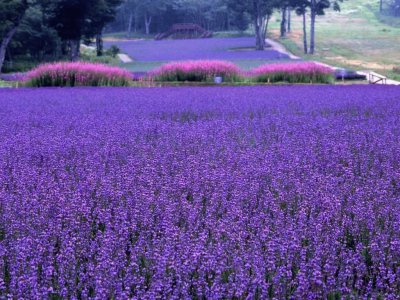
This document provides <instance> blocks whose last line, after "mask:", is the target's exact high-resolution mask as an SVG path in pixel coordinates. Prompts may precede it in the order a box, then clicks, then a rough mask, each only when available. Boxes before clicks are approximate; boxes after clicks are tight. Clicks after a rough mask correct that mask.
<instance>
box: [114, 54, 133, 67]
mask: <svg viewBox="0 0 400 300" xmlns="http://www.w3.org/2000/svg"><path fill="white" fill-rule="evenodd" d="M118 58H119V60H120V61H121V62H122V63H124V64H128V63H131V62H133V60H132V58H130V57H129V56H128V55H127V54H124V53H120V54H118Z"/></svg>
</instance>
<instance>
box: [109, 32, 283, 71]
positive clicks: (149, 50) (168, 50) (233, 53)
mask: <svg viewBox="0 0 400 300" xmlns="http://www.w3.org/2000/svg"><path fill="white" fill-rule="evenodd" d="M105 45H106V47H107V46H110V45H117V46H118V47H119V48H121V50H122V51H123V52H124V53H126V54H128V55H129V56H130V57H132V59H133V60H134V62H133V63H131V64H126V65H123V66H124V67H126V68H128V69H129V70H131V71H135V72H143V71H149V70H152V69H154V68H156V67H158V66H160V65H161V64H163V63H165V62H170V61H179V60H199V59H217V60H228V61H232V62H235V63H236V64H237V65H239V66H240V67H241V68H243V69H249V68H253V67H257V66H260V65H262V64H265V63H267V62H270V61H276V60H288V59H289V57H288V56H287V55H286V54H282V53H280V52H278V51H275V50H272V49H266V50H265V51H256V50H255V49H252V48H253V47H254V46H255V45H254V38H252V37H236V38H235V37H234V38H212V39H191V40H162V41H155V40H133V41H123V40H122V41H117V40H116V41H109V42H106V44H105Z"/></svg>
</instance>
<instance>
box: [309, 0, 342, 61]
mask: <svg viewBox="0 0 400 300" xmlns="http://www.w3.org/2000/svg"><path fill="white" fill-rule="evenodd" d="M339 2H343V0H309V7H310V15H311V16H310V17H311V23H310V51H309V54H314V53H315V21H316V18H317V16H323V15H325V9H327V8H329V7H331V6H332V5H333V9H334V10H335V11H340V5H339Z"/></svg>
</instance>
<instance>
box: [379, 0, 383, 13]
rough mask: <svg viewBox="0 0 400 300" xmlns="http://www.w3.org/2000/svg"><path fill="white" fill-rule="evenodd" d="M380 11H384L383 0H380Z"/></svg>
mask: <svg viewBox="0 0 400 300" xmlns="http://www.w3.org/2000/svg"><path fill="white" fill-rule="evenodd" d="M379 11H380V12H382V11H383V0H380V1H379Z"/></svg>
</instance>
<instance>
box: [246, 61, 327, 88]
mask: <svg viewBox="0 0 400 300" xmlns="http://www.w3.org/2000/svg"><path fill="white" fill-rule="evenodd" d="M249 75H250V77H252V78H253V79H254V80H255V81H256V82H271V83H273V82H289V83H310V82H312V83H332V82H333V78H334V76H333V70H332V69H331V68H329V67H325V66H323V65H319V64H316V63H314V62H296V63H282V64H268V65H263V66H260V67H258V68H256V69H254V70H252V71H250V74H249Z"/></svg>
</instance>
